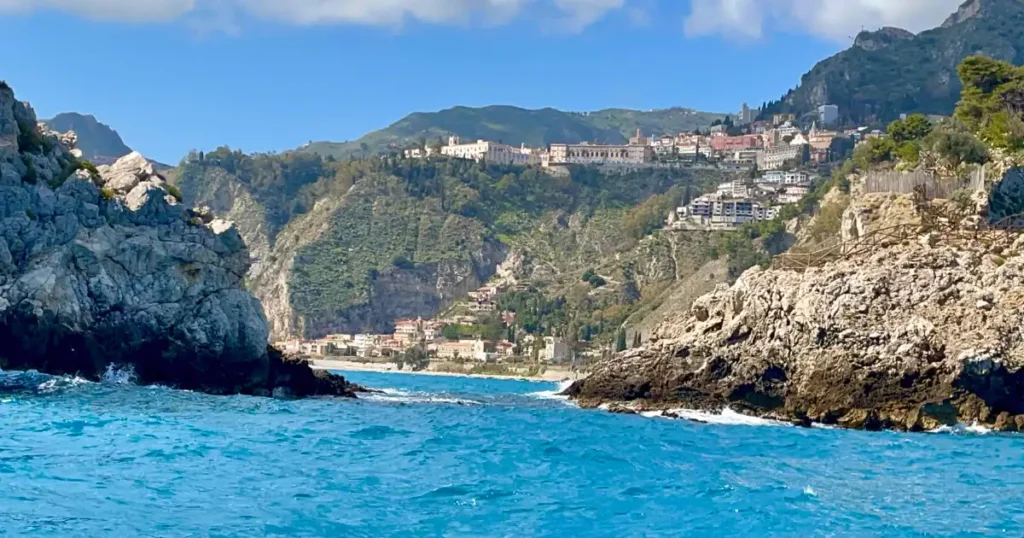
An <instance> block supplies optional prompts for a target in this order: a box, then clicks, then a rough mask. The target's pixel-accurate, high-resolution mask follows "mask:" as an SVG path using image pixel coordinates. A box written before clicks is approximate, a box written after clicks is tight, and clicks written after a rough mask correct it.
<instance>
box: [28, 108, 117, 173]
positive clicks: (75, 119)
mask: <svg viewBox="0 0 1024 538" xmlns="http://www.w3.org/2000/svg"><path fill="white" fill-rule="evenodd" d="M44 123H45V124H46V126H47V127H49V128H50V129H53V130H54V131H57V132H60V133H64V132H67V131H74V132H75V134H77V135H78V143H77V148H78V149H80V150H82V154H83V155H82V157H83V158H85V159H87V160H89V161H92V162H93V163H95V164H111V163H113V162H114V161H116V160H117V159H118V158H120V157H123V156H125V155H127V154H129V153H131V152H132V150H131V148H129V147H128V146H127V145H125V143H124V141H123V140H121V136H120V135H118V134H117V131H115V130H114V129H112V128H111V127H109V126H108V125H106V124H103V123H100V122H99V120H97V119H96V117H95V116H91V115H84V114H78V113H74V112H68V113H64V114H58V115H56V116H54V117H53V119H49V120H45V121H44Z"/></svg>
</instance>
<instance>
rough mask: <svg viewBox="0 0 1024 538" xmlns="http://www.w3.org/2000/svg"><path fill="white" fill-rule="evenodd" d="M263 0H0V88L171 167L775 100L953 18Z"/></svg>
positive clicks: (533, 2) (603, 4)
mask: <svg viewBox="0 0 1024 538" xmlns="http://www.w3.org/2000/svg"><path fill="white" fill-rule="evenodd" d="M269 1H270V0H149V2H150V3H148V4H146V6H144V7H143V8H140V7H139V6H138V3H135V2H133V1H130V0H76V2H68V1H67V0H31V1H30V0H0V48H2V49H3V50H7V51H11V52H10V53H9V54H8V55H6V57H5V60H4V62H3V66H2V70H0V79H5V80H7V81H8V82H9V83H10V84H11V86H13V87H14V89H15V91H16V92H17V95H18V97H19V98H21V99H23V100H27V101H30V102H31V103H32V105H33V106H34V107H35V109H36V111H37V113H38V114H39V116H40V117H49V116H52V115H54V114H56V113H58V112H63V111H76V112H82V113H91V114H94V115H96V116H97V117H98V118H99V119H100V120H101V121H103V122H105V123H107V124H109V125H111V126H113V127H114V128H116V129H117V130H118V131H119V132H120V134H121V136H122V137H123V138H124V140H125V142H126V143H127V144H128V145H129V146H132V147H133V148H135V149H138V150H140V151H142V152H143V153H144V154H146V155H147V156H149V157H151V158H155V159H158V160H161V161H164V162H169V163H176V162H178V160H179V159H180V158H181V157H182V156H183V155H184V154H185V153H186V152H187V151H188V150H189V149H193V148H195V149H212V148H215V147H217V146H220V145H225V144H226V145H230V146H232V147H236V148H240V149H243V150H245V151H279V150H285V149H289V148H293V147H296V146H298V145H300V144H303V143H305V142H308V141H310V140H349V139H354V138H357V137H359V136H360V135H362V134H364V133H366V132H368V131H371V130H374V129H378V128H382V127H385V126H387V125H388V124H390V123H392V122H394V121H396V120H398V119H400V118H401V117H402V116H404V115H406V114H408V113H410V112H415V111H432V110H439V109H442V108H447V107H450V106H454V105H470V106H478V105H488V104H511V105H517V106H522V107H527V108H539V107H545V106H551V107H555V108H560V109H565V110H595V109H600V108H607V107H624V108H638V109H650V108H662V107H669V106H686V107H691V108H696V109H701V110H711V111H724V112H731V111H734V110H737V109H738V108H739V107H740V104H741V103H742V102H743V101H747V102H749V103H751V105H757V104H760V103H761V102H762V101H765V100H768V99H775V98H778V97H779V96H780V95H782V94H783V93H784V92H785V91H786V90H787V89H789V88H790V87H792V86H794V85H795V84H796V83H797V82H798V81H799V77H800V75H801V74H803V73H804V72H805V71H807V70H808V69H809V68H810V67H811V66H812V65H813V64H814V63H815V62H817V61H818V60H820V59H822V58H825V57H827V56H829V55H831V54H833V53H835V52H837V51H838V50H840V49H842V48H844V47H846V46H848V45H849V40H848V39H847V38H846V34H852V33H855V31H856V30H851V28H855V29H859V27H860V26H861V25H864V23H865V22H866V23H868V24H867V25H868V26H869V27H876V26H880V25H882V24H888V23H892V24H896V23H899V22H901V21H903V19H906V20H907V22H913V23H914V24H919V25H926V26H923V27H927V26H933V25H935V24H938V23H939V22H941V18H944V16H945V14H948V12H950V11H951V10H952V9H943V10H940V11H939V13H940V14H942V17H938V18H937V16H936V15H934V14H931V15H930V18H929V19H928V20H924V21H922V20H921V13H920V12H914V11H913V9H912V6H911V5H912V4H920V2H915V1H908V2H907V3H906V4H901V6H903V7H896V8H894V9H893V8H890V7H881V8H878V7H877V5H883V6H884V3H882V4H879V0H842V2H843V3H840V4H837V3H835V2H836V1H838V0H810V3H811V4H815V2H817V3H819V4H821V5H820V6H817V7H815V8H814V10H818V11H814V10H812V11H814V12H813V13H808V12H807V9H803V10H802V11H799V12H794V11H792V9H794V8H793V7H792V6H791V5H790V4H792V5H793V6H795V5H797V4H799V3H800V1H801V0H756V2H754V1H752V0H291V1H290V2H286V3H276V4H266V2H269ZM934 1H935V2H940V3H943V4H944V6H943V7H946V5H947V4H948V5H951V6H953V7H954V8H955V5H954V4H955V3H956V2H954V1H952V0H949V1H947V0H934ZM19 2H22V3H21V4H19ZM233 2H234V3H238V2H242V4H237V5H230V4H232V3H233ZM691 2H692V4H691ZM931 2H932V0H927V3H928V5H927V6H925V7H926V8H930V9H928V10H927V11H929V12H934V11H935V9H934V8H935V7H936V6H935V5H934V4H932V3H931ZM119 3H120V4H123V5H120V6H119ZM851 3H854V4H855V3H865V4H866V5H868V4H875V5H876V8H877V11H875V12H871V11H870V9H873V8H871V7H870V6H867V7H865V8H864V9H862V10H859V11H858V10H854V11H852V12H850V11H845V10H847V9H848V5H849V4H851ZM68 4H71V5H74V6H75V7H74V8H73V9H71V10H68V9H66V8H64V7H63V6H65V5H68ZM91 4H95V5H96V7H95V9H92V8H90V5H91ZM385 4H386V5H385ZM40 5H52V6H53V7H52V8H50V9H42V10H40V9H39V6H40ZM803 5H804V6H806V5H807V2H806V0H804V4H803ZM830 5H832V6H842V7H839V8H834V7H833V8H830V7H829V6H830ZM268 6H269V7H268ZM282 6H284V7H282ZM410 6H411V7H410ZM906 6H911V7H909V8H908V7H906ZM5 9H6V11H4V10H5ZM147 9H150V11H147ZM837 9H838V11H837ZM787 10H790V11H787ZM919 11H920V10H919ZM467 13H468V14H469V15H468V16H464V15H465V14H467ZM844 13H846V14H845V15H844ZM865 17H874V18H868V19H865ZM803 19H807V20H803ZM932 19H935V20H932ZM837 20H838V22H837ZM904 26H906V25H904ZM912 29H914V30H919V29H921V28H912Z"/></svg>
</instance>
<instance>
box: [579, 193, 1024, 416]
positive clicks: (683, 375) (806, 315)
mask: <svg viewBox="0 0 1024 538" xmlns="http://www.w3.org/2000/svg"><path fill="white" fill-rule="evenodd" d="M914 205H915V204H914V203H912V202H911V201H910V198H909V197H908V196H900V195H867V196H865V197H864V198H862V199H859V200H856V201H855V202H854V203H853V204H852V205H851V207H850V208H849V209H848V210H847V212H846V213H845V214H844V222H843V228H844V231H843V233H844V235H850V234H852V235H853V236H854V237H853V238H852V240H853V241H856V240H857V239H856V238H858V237H861V238H872V240H871V241H870V245H871V246H870V248H864V249H862V251H861V252H851V253H850V254H849V255H848V256H843V257H841V258H839V259H836V260H833V261H831V262H829V263H827V264H824V265H823V266H820V267H811V268H808V269H807V270H805V271H797V270H778V269H768V270H765V269H761V268H754V269H751V270H749V271H748V272H746V273H745V274H744V275H743V276H742V277H741V278H740V279H739V280H738V281H737V282H736V283H735V284H734V285H733V286H726V285H720V286H719V287H718V288H717V289H716V290H715V291H714V292H713V293H711V294H708V295H705V296H704V297H702V298H700V299H698V300H697V301H696V302H695V303H694V304H693V306H692V308H691V309H690V312H689V315H688V316H686V317H685V319H674V320H669V321H668V322H666V325H665V326H663V327H661V328H659V330H658V331H656V332H655V334H656V335H657V336H656V338H659V339H656V340H652V341H650V342H648V343H647V344H645V345H643V346H642V347H640V348H637V349H634V350H630V351H627V352H625V353H623V354H620V355H618V356H616V357H614V358H613V359H611V360H609V361H606V362H604V363H602V364H600V365H599V366H598V367H597V368H596V369H595V371H594V372H593V373H592V374H591V375H590V376H589V377H588V378H587V379H585V380H583V381H580V382H577V383H576V384H575V385H574V386H572V387H571V388H570V389H569V391H568V393H569V394H570V395H571V396H572V397H573V398H575V399H576V400H577V401H578V402H580V404H581V405H583V406H587V407H597V406H601V405H611V406H612V407H613V408H617V409H620V410H623V411H651V410H660V411H670V410H673V409H681V408H685V409H695V410H705V411H713V412H715V411H721V410H723V409H725V408H731V409H733V410H735V411H739V412H742V413H746V414H749V415H755V416H760V417H765V418H774V419H780V420H786V421H792V422H795V423H798V424H804V425H809V424H811V423H821V424H829V425H838V426H841V427H847V428H863V429H895V430H910V431H920V430H929V429H933V428H937V427H940V426H944V425H954V424H957V423H964V424H973V423H977V424H982V425H986V426H990V427H994V428H995V429H998V430H1002V431H1018V430H1020V431H1024V369H1022V367H1024V334H1022V327H1024V256H1022V254H1024V236H1021V235H1020V234H1019V233H1014V232H1007V231H1004V230H996V229H979V228H975V229H974V230H971V229H970V228H969V227H965V228H962V229H956V230H951V229H949V228H948V227H947V228H945V229H944V230H943V231H929V230H928V229H927V228H928V225H927V224H926V222H925V220H927V219H921V218H920V215H917V216H916V217H914V218H912V219H908V218H907V216H908V215H914ZM886 214H890V215H898V219H899V220H900V223H899V226H898V227H897V228H893V227H892V226H891V224H892V223H891V222H890V221H891V219H889V220H887V219H886V218H884V216H885V215H886ZM975 222H976V220H975ZM894 230H902V231H901V232H899V233H896V231H894ZM847 239H848V240H851V238H849V237H847ZM851 250H853V251H855V250H856V249H851Z"/></svg>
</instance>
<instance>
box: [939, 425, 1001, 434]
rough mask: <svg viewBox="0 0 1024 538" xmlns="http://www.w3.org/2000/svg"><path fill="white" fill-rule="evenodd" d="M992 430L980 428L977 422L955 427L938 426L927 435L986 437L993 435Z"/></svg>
mask: <svg viewBox="0 0 1024 538" xmlns="http://www.w3.org/2000/svg"><path fill="white" fill-rule="evenodd" d="M993 431H994V430H992V429H991V428H988V427H986V426H982V425H981V424H978V423H977V422H975V423H973V424H957V425H955V426H939V427H938V428H935V429H933V430H928V433H941V434H949V435H965V434H967V435H988V434H990V433H993Z"/></svg>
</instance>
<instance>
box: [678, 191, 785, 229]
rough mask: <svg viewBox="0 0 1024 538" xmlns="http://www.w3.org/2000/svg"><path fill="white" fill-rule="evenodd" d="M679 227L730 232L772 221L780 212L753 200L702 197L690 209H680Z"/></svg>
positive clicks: (692, 203) (695, 200)
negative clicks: (755, 223) (744, 226)
mask: <svg viewBox="0 0 1024 538" xmlns="http://www.w3.org/2000/svg"><path fill="white" fill-rule="evenodd" d="M677 213H678V215H679V219H678V225H679V226H681V227H699V228H703V229H711V230H730V229H734V228H738V227H739V226H741V225H743V224H747V223H749V222H758V221H764V220H772V219H774V218H775V217H776V216H778V214H779V211H778V209H777V208H774V207H766V206H763V205H761V204H760V203H758V202H755V201H753V200H751V199H722V198H719V197H717V196H701V197H699V198H696V199H694V200H693V202H691V203H690V205H689V206H688V207H680V208H679V209H678V210H677Z"/></svg>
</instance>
